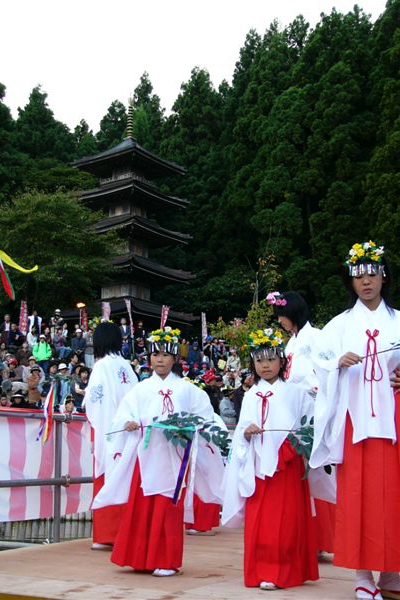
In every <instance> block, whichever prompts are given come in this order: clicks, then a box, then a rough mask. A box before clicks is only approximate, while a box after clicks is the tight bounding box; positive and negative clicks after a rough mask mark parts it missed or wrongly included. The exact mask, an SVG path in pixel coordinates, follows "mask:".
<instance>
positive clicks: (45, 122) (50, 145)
mask: <svg viewBox="0 0 400 600" xmlns="http://www.w3.org/2000/svg"><path fill="white" fill-rule="evenodd" d="M14 138H15V145H16V148H17V150H19V151H20V152H23V153H25V154H28V155H29V156H30V158H33V159H35V158H53V159H57V160H60V161H64V162H67V161H69V160H71V159H72V157H73V153H74V143H73V136H72V134H71V132H70V131H69V129H68V127H67V126H66V125H64V124H63V123H61V122H60V121H57V120H56V119H55V118H54V114H53V111H52V110H50V108H49V106H48V104H47V94H46V93H45V92H42V90H41V87H40V86H37V87H35V88H33V90H32V92H31V94H30V96H29V102H28V104H27V105H26V106H25V107H24V108H19V109H18V119H17V121H16V123H15V133H14Z"/></svg>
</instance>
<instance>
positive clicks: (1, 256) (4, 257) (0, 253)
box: [0, 250, 38, 273]
mask: <svg viewBox="0 0 400 600" xmlns="http://www.w3.org/2000/svg"><path fill="white" fill-rule="evenodd" d="M0 259H1V260H2V261H3V262H4V263H6V264H7V265H9V266H10V267H13V269H17V271H21V273H32V272H33V271H37V270H38V266H37V265H35V266H34V267H32V269H24V268H23V267H20V266H19V265H17V263H16V262H15V261H13V259H12V258H11V257H10V256H8V254H6V253H5V252H3V250H0Z"/></svg>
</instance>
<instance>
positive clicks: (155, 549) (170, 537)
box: [111, 461, 184, 571]
mask: <svg viewBox="0 0 400 600" xmlns="http://www.w3.org/2000/svg"><path fill="white" fill-rule="evenodd" d="M183 497H184V495H182V497H181V499H180V500H179V502H178V504H177V505H176V506H175V505H174V504H173V503H172V499H171V498H167V497H166V496H161V495H158V494H157V495H154V496H144V495H143V491H142V488H141V477H140V467H139V462H138V461H136V466H135V469H134V472H133V477H132V483H131V488H130V493H129V499H128V502H127V504H126V505H125V510H124V513H123V515H122V519H121V525H120V528H119V531H118V535H117V537H116V540H115V544H114V548H113V552H112V554H111V562H113V563H115V564H116V565H119V566H121V567H125V566H129V567H132V568H133V569H135V570H137V571H154V569H180V568H181V566H182V556H183Z"/></svg>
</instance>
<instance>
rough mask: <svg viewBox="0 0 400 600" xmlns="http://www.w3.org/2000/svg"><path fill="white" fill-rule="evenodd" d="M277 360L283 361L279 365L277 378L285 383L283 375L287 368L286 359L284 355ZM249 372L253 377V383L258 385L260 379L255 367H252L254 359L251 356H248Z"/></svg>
mask: <svg viewBox="0 0 400 600" xmlns="http://www.w3.org/2000/svg"><path fill="white" fill-rule="evenodd" d="M279 358H280V359H281V360H283V363H282V365H281V368H280V369H279V373H278V377H279V379H282V381H285V377H284V374H285V371H286V367H287V358H286V356H285V355H283V356H279ZM250 370H251V373H252V375H253V377H254V383H258V382H259V381H260V379H261V377H260V376H259V375H258V374H257V373H256V367H255V365H254V358H253V357H252V356H251V355H250Z"/></svg>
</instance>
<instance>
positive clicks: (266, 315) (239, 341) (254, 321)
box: [209, 300, 273, 365]
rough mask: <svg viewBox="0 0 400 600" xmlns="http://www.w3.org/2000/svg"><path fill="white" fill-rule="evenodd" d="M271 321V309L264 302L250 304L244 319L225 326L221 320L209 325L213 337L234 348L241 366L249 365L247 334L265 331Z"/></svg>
mask: <svg viewBox="0 0 400 600" xmlns="http://www.w3.org/2000/svg"><path fill="white" fill-rule="evenodd" d="M272 320H273V310H272V307H271V306H270V305H269V304H267V302H266V301H265V300H262V301H261V302H259V303H257V304H252V305H251V307H250V310H249V312H248V313H247V316H246V318H245V319H242V320H240V321H239V322H235V321H234V322H232V323H230V324H229V325H226V324H225V323H224V321H222V320H221V319H220V320H219V321H218V322H217V323H216V324H215V325H212V324H209V329H210V333H211V335H212V336H213V337H218V338H221V339H224V340H226V342H227V343H228V344H229V346H233V347H234V348H236V350H237V353H238V355H239V356H240V360H241V363H242V365H243V364H248V363H249V350H248V347H247V341H248V337H249V333H250V332H251V331H256V330H257V329H265V328H266V327H269V326H270V325H271V321H272Z"/></svg>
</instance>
